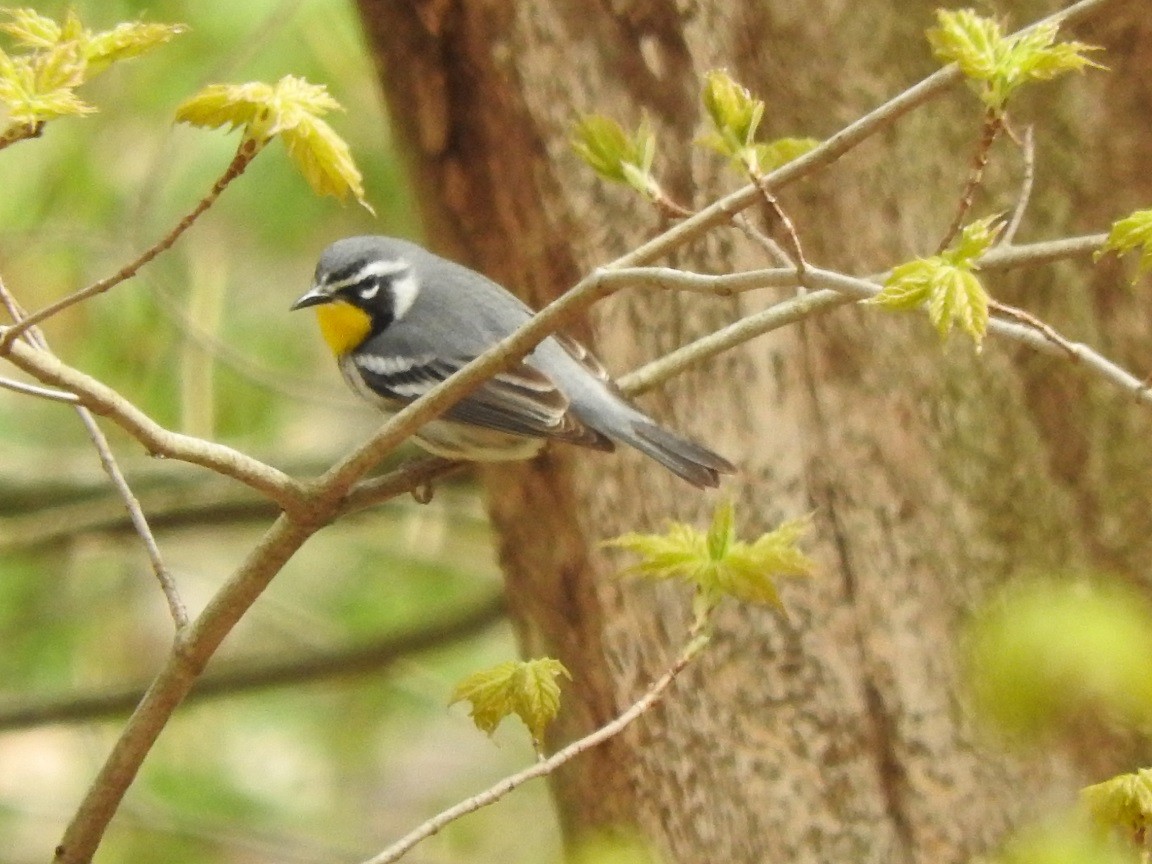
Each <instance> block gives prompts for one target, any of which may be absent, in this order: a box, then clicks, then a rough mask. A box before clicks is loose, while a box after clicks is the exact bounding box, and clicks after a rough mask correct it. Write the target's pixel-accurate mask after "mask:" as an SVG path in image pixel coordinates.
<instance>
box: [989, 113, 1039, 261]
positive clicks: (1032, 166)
mask: <svg viewBox="0 0 1152 864" xmlns="http://www.w3.org/2000/svg"><path fill="white" fill-rule="evenodd" d="M1033 128H1034V127H1032V126H1031V125H1028V126H1026V127H1025V128H1024V138H1023V139H1022V140H1019V141H1017V139H1016V136H1015V135H1013V136H1012V140H1013V141H1017V143H1018V144H1019V146H1020V155H1021V159H1022V160H1023V162H1024V177H1023V179H1021V181H1020V195H1019V196H1018V197H1017V198H1016V206H1015V207H1014V208H1013V209H1012V218H1011V219H1009V220H1008V227H1006V228H1005V229H1004V233H1003V234H1002V235H1001V236H1000V240H999V242H998V243H997V245H998V246H1008V245H1011V243H1012V241H1013V240H1014V239H1015V238H1016V232H1017V231H1019V230H1020V224H1021V223H1022V222H1023V221H1024V213H1025V211H1026V210H1027V209H1028V202H1029V201H1031V200H1032V184H1033V182H1034V181H1035V179H1036V136H1035V135H1034V134H1033Z"/></svg>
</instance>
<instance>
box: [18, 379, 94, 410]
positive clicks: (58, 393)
mask: <svg viewBox="0 0 1152 864" xmlns="http://www.w3.org/2000/svg"><path fill="white" fill-rule="evenodd" d="M0 387H3V388H4V389H5V390H11V391H13V392H14V393H23V394H24V395H25V396H36V397H38V398H40V399H51V400H52V401H54V402H67V403H68V404H70V405H76V404H78V403H79V402H80V399H79V398H78V397H77V396H76V394H75V393H65V392H64V391H63V390H52V389H50V388H48V387H37V386H36V385H35V384H26V383H24V382H23V381H13V380H12V379H11V378H5V377H4V376H2V375H0Z"/></svg>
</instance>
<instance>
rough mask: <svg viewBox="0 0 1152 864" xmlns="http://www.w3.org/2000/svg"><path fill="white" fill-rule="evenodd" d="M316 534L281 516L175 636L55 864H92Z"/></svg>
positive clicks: (82, 805)
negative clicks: (250, 620)
mask: <svg viewBox="0 0 1152 864" xmlns="http://www.w3.org/2000/svg"><path fill="white" fill-rule="evenodd" d="M319 527H320V525H319V524H318V523H316V522H307V521H303V520H300V521H298V520H296V519H290V518H289V517H288V516H287V515H284V514H282V515H281V516H280V517H279V518H277V520H276V521H275V522H274V523H273V524H272V526H271V527H270V528H269V529H268V531H267V532H266V533H265V534H264V536H263V538H261V540H260V542H259V543H257V544H256V546H255V547H254V548H253V549H252V550H251V552H249V554H248V557H247V558H246V559H245V561H244V563H243V564H241V565H240V567H239V568H237V570H236V572H235V573H233V574H232V576H231V577H229V579H228V581H227V582H225V583H224V585H223V586H222V587H221V588H220V590H219V591H217V592H216V594H215V595H214V596H213V597H212V599H211V600H209V601H208V605H207V606H206V607H205V608H204V611H203V612H201V613H200V615H199V617H198V618H196V620H195V621H193V622H192V623H191V624H189V625H188V627H186V628H185V629H184V630H182V631H180V632H179V633H177V634H176V639H175V644H174V645H173V647H172V651H171V653H170V654H169V655H168V657H167V659H166V660H165V661H164V665H163V667H162V668H161V669H160V671H159V672H158V673H157V675H156V678H155V679H153V681H152V684H151V685H150V686H149V687H148V690H147V692H146V693H145V694H144V698H143V699H141V700H140V704H139V705H137V706H136V710H135V711H133V712H132V716H131V717H129V718H128V721H127V722H126V723H125V724H124V729H123V731H122V732H121V733H120V737H119V738H118V739H117V740H116V743H115V744H114V745H113V746H112V750H111V752H110V753H109V754H108V757H107V759H106V760H105V762H104V764H103V766H102V767H101V769H100V771H99V772H98V773H97V774H96V777H95V778H94V779H93V781H92V783H91V784H90V785H89V787H88V791H87V793H86V794H85V796H84V799H83V801H81V803H80V806H79V807H78V808H77V810H76V813H75V815H74V816H73V817H72V821H71V822H70V823H69V825H68V827H67V829H65V831H64V837H63V839H62V840H61V841H60V845H59V846H57V847H56V858H55V860H56V862H57V864H88V862H90V861H91V860H92V856H93V855H94V854H95V852H96V849H97V847H98V846H99V845H100V840H101V838H102V837H103V836H104V832H105V830H106V829H107V827H108V823H109V822H111V820H112V817H113V815H114V814H115V813H116V810H117V808H118V807H119V806H120V802H121V800H122V799H123V797H124V793H125V792H126V791H127V790H128V787H129V786H130V785H131V784H132V781H133V780H134V779H135V778H136V773H137V772H138V771H139V770H140V765H141V764H142V763H143V762H144V757H145V756H147V754H148V752H149V751H150V750H151V749H152V745H153V744H154V743H155V742H156V739H157V738H158V737H159V735H160V733H161V732H162V731H163V730H164V727H165V726H166V725H167V724H168V721H169V719H170V718H171V717H172V713H173V712H174V711H175V710H176V708H177V707H178V706H179V705H180V703H181V702H183V701H184V698H185V697H186V696H187V695H188V693H189V691H190V690H191V689H192V686H193V685H194V684H195V683H196V679H197V678H198V677H199V675H200V673H201V672H202V671H203V670H204V666H205V665H206V664H207V663H208V660H209V659H210V658H211V657H212V655H213V654H215V653H216V649H217V648H219V647H220V643H221V642H222V641H223V640H224V637H225V636H227V635H228V633H229V632H231V630H232V628H233V627H234V626H235V625H236V623H237V622H238V621H239V620H240V618H241V617H242V616H243V615H244V614H245V613H246V612H247V611H248V609H249V608H250V607H251V605H252V603H254V602H255V600H256V598H257V597H259V596H260V594H261V592H263V590H264V589H265V588H266V587H267V586H268V583H269V582H271V581H272V577H273V576H275V575H276V574H277V573H278V572H280V570H281V569H282V568H283V566H284V565H285V564H286V563H287V562H288V559H289V558H291V557H292V556H293V555H294V554H295V553H296V551H297V550H298V549H299V548H300V547H301V546H302V545H303V544H304V541H305V540H307V539H308V538H309V537H311V536H312V534H313V533H315V532H316V530H317V529H318V528H319Z"/></svg>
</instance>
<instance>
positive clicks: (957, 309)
mask: <svg viewBox="0 0 1152 864" xmlns="http://www.w3.org/2000/svg"><path fill="white" fill-rule="evenodd" d="M1001 227H1002V223H1001V220H1000V217H999V216H990V217H988V218H985V219H980V220H978V221H976V222H973V223H971V224H970V225H967V226H965V228H964V229H963V231H961V232H960V236H959V237H958V238H957V240H956V242H955V243H954V244H953V245H952V246H950V247H949V248H948V249H947V250H945V251H944V252H942V253H941V254H939V255H933V256H932V257H930V258H917V259H915V260H913V261H908V262H905V263H903V264H900V265H898V266H896V267H894V268H892V272H891V273H890V274H889V276H888V278H887V279H886V280H885V281H884V287H883V288H881V290H880V292H879V293H878V294H877V295H876V296H875V297H873V298H871V299H870V300H867V301H865V302H866V303H871V304H873V305H876V306H882V307H883V308H885V309H890V310H894V311H907V310H911V309H919V308H920V307H921V306H925V305H926V306H927V310H928V318H929V320H931V322H932V325H933V326H934V327H935V328H936V331H937V332H938V333H939V334H940V336H941V338H944V337H946V336H947V335H948V334H949V333H951V332H952V327H953V326H954V325H956V324H958V325H959V326H960V329H961V330H963V331H964V332H965V333H967V334H968V335H969V336H971V337H972V340H973V341H974V342H975V343H976V347H977V348H979V347H980V344H981V342H982V341H983V339H984V334H985V333H986V332H987V331H988V303H989V297H988V292H987V291H985V290H984V286H983V285H982V284H981V283H980V280H979V279H978V278H977V277H976V274H975V272H974V271H975V270H976V268H977V266H978V262H979V259H980V256H981V255H983V254H984V253H985V252H986V251H988V248H989V247H990V246H991V245H992V243H994V242H995V240H996V237H997V236H998V235H999V233H1000V230H1001Z"/></svg>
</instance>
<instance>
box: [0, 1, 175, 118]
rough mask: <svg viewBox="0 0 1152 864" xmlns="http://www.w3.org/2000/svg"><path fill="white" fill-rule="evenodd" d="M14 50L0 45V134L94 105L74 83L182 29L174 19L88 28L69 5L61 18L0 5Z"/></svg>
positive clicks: (0, 27) (77, 113)
mask: <svg viewBox="0 0 1152 864" xmlns="http://www.w3.org/2000/svg"><path fill="white" fill-rule="evenodd" d="M0 14H3V15H4V16H5V17H6V18H7V22H6V23H4V24H0V31H2V32H4V33H7V34H8V36H10V37H11V38H12V40H13V42H15V44H16V48H17V50H15V51H13V52H11V53H9V52H7V51H4V50H3V49H0V106H2V108H3V113H2V115H0V117H2V118H3V121H4V122H3V125H2V127H0V139H9V138H11V137H13V135H14V134H19V133H20V131H21V130H27V129H30V128H32V127H36V126H38V125H39V124H42V123H45V122H47V121H49V120H54V119H56V118H58V117H66V116H80V115H84V114H91V113H92V112H93V111H95V110H96V109H95V108H94V107H92V106H91V105H89V104H88V103H86V102H84V101H83V100H82V99H80V97H79V96H77V95H76V89H77V88H78V87H79V86H80V85H81V84H83V83H85V82H86V81H88V80H90V79H92V78H93V77H95V76H96V75H98V74H100V73H101V72H103V71H105V70H106V69H108V67H110V66H111V65H112V64H113V63H118V62H120V61H121V60H128V59H130V58H133V57H138V56H140V55H141V54H144V53H145V52H147V51H150V50H151V49H153V48H155V47H157V46H159V45H163V44H164V43H166V42H168V41H170V40H171V39H172V38H173V37H174V36H176V35H178V34H180V33H182V32H184V30H185V28H184V27H183V25H179V24H156V23H144V22H128V23H121V24H118V25H116V26H115V27H113V28H112V29H111V30H103V31H92V30H89V29H88V28H87V27H85V26H84V24H83V23H82V22H81V21H80V19H79V17H78V16H77V15H76V12H75V11H74V10H70V11H69V12H67V13H66V14H65V16H64V18H63V20H62V21H59V22H58V21H56V20H55V19H52V18H49V17H47V16H44V15H41V14H40V13H38V12H36V11H35V10H34V9H26V8H20V9H0Z"/></svg>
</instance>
